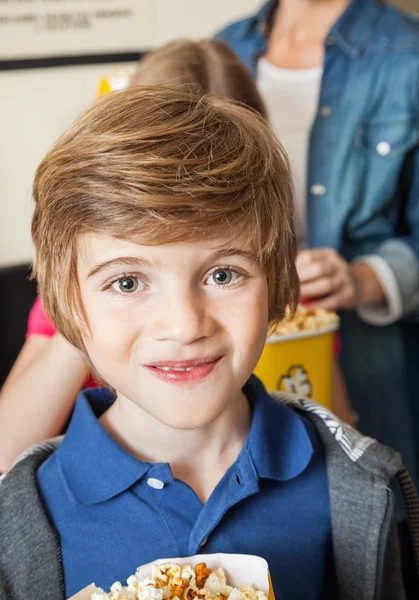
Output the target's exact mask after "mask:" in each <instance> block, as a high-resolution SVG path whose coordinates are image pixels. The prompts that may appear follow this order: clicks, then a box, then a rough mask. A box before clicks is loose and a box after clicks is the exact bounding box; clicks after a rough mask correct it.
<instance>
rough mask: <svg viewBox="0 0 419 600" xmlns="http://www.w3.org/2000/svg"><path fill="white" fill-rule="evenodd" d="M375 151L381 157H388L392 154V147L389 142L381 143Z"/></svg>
mask: <svg viewBox="0 0 419 600" xmlns="http://www.w3.org/2000/svg"><path fill="white" fill-rule="evenodd" d="M375 149H376V150H377V153H378V154H379V155H380V156H388V155H389V154H390V152H391V145H390V144H389V143H388V142H379V143H378V144H377V146H376V148H375Z"/></svg>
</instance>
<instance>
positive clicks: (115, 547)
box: [37, 377, 334, 600]
mask: <svg viewBox="0 0 419 600" xmlns="http://www.w3.org/2000/svg"><path fill="white" fill-rule="evenodd" d="M249 383H250V385H248V388H249V392H248V397H249V400H250V402H251V404H252V407H253V417H252V425H251V430H250V432H249V436H248V438H247V440H246V443H245V444H244V447H243V449H242V450H241V452H240V454H239V456H238V458H237V460H236V462H235V463H234V464H233V465H232V466H231V467H230V468H229V469H228V471H227V472H226V474H225V475H224V477H223V479H222V480H221V481H220V483H219V484H218V485H217V487H216V489H215V490H214V492H213V493H212V495H211V497H210V498H209V499H208V501H207V502H206V504H205V505H202V503H201V502H200V500H199V499H198V497H197V496H196V494H195V492H194V491H193V490H192V489H191V488H190V487H189V486H188V485H186V484H185V483H183V482H182V481H180V480H177V479H174V478H173V476H172V473H171V470H170V466H169V464H149V463H144V462H141V461H140V460H138V459H136V458H134V457H133V456H131V455H130V454H129V453H128V452H126V451H125V450H124V449H123V448H122V447H121V446H119V445H118V444H117V442H116V441H115V440H113V439H112V438H111V437H110V436H109V434H108V433H107V432H106V431H105V430H104V429H103V427H102V426H101V424H100V423H99V421H98V417H99V416H100V415H101V414H102V413H103V412H104V411H105V410H106V409H107V408H108V407H109V406H110V404H111V403H112V401H113V399H112V397H111V395H110V394H109V393H108V392H107V391H106V390H99V389H95V390H88V391H84V392H82V393H81V394H80V395H79V397H78V400H77V403H76V408H75V411H74V414H73V417H72V420H71V423H70V425H69V428H68V431H67V434H66V436H65V438H64V441H63V442H62V444H61V445H60V447H59V448H58V450H57V451H56V452H55V453H54V454H52V455H51V456H50V457H49V459H48V460H47V461H46V462H45V463H44V464H43V465H42V466H41V467H40V468H39V470H38V474H37V476H38V484H39V488H40V493H41V498H42V499H43V502H44V505H45V507H46V510H47V513H48V514H49V517H50V519H51V521H52V523H53V525H54V526H55V528H56V529H57V531H58V534H59V537H60V541H61V551H62V560H63V565H64V578H65V586H66V596H67V597H68V596H71V595H73V594H75V593H76V592H77V591H78V590H80V589H81V588H83V587H85V586H86V585H88V584H89V583H91V582H92V581H93V582H95V583H96V585H98V586H100V587H103V588H105V589H108V588H109V587H110V585H111V584H112V583H113V582H114V581H115V580H119V581H123V582H124V581H125V580H126V579H127V577H128V576H129V575H131V574H132V573H134V572H135V570H136V568H137V567H138V566H139V565H142V564H145V563H148V562H150V561H153V560H155V559H157V558H166V557H176V556H189V555H193V554H198V553H214V552H227V553H232V552H233V553H240V554H256V555H259V556H262V557H264V558H265V559H266V560H267V561H268V564H269V567H270V572H271V576H272V581H273V586H274V590H275V595H276V600H325V599H332V598H334V566H333V551H332V540H331V519H330V507H329V495H328V485H327V474H326V468H325V460H324V454H323V448H322V445H321V442H320V439H319V437H318V434H317V432H316V430H315V428H314V426H313V424H312V423H311V422H309V421H308V420H306V418H304V417H302V416H300V415H299V414H297V413H295V412H294V411H292V410H291V409H290V408H288V407H286V406H284V405H281V404H279V403H277V402H275V401H273V400H272V399H271V398H270V396H269V395H268V394H267V392H266V391H265V389H264V387H263V385H262V384H261V383H260V381H259V380H257V379H256V378H255V377H252V378H251V380H250V382H249ZM246 393H247V390H246Z"/></svg>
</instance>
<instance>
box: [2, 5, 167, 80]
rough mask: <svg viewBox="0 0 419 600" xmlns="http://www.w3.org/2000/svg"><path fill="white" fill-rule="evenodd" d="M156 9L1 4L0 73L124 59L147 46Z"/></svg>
mask: <svg viewBox="0 0 419 600" xmlns="http://www.w3.org/2000/svg"><path fill="white" fill-rule="evenodd" d="M155 7H156V5H155V1H153V0H0V68H1V65H3V67H4V64H5V63H10V65H11V66H12V67H13V64H15V65H16V64H18V63H22V62H25V61H30V62H34V61H35V63H36V62H40V65H39V66H42V63H44V62H48V61H49V62H51V60H52V61H53V64H54V66H55V64H77V62H78V63H80V62H81V63H83V62H92V61H94V57H97V60H96V62H106V61H109V57H112V56H113V57H118V55H122V56H124V57H125V60H128V59H129V55H131V54H132V55H135V53H137V52H139V51H141V50H145V49H147V48H149V47H150V46H151V45H152V43H153V39H154V37H155V30H156V19H157V13H156V10H155ZM127 55H128V56H127ZM83 57H84V61H83ZM88 57H90V58H91V60H87V59H88ZM100 57H102V58H103V60H101V59H100ZM133 58H134V56H133ZM76 59H78V61H76ZM35 66H36V65H35ZM47 66H48V65H47Z"/></svg>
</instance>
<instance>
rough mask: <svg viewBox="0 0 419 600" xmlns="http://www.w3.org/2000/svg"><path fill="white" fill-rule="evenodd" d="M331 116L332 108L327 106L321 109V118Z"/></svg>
mask: <svg viewBox="0 0 419 600" xmlns="http://www.w3.org/2000/svg"><path fill="white" fill-rule="evenodd" d="M331 114H332V109H331V108H330V106H327V104H326V105H325V106H322V107H321V108H320V116H321V117H330V115H331Z"/></svg>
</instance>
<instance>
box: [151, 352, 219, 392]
mask: <svg viewBox="0 0 419 600" xmlns="http://www.w3.org/2000/svg"><path fill="white" fill-rule="evenodd" d="M222 358H223V357H222V356H218V357H216V358H203V359H196V360H186V361H167V362H163V361H161V362H157V363H153V364H150V365H145V368H146V369H147V370H148V372H149V373H151V374H152V375H154V376H155V377H157V378H159V379H162V380H163V381H166V382H168V383H175V384H181V385H185V384H188V383H195V382H198V381H202V380H204V379H206V378H207V377H209V375H210V374H211V373H212V372H213V371H214V369H215V368H216V367H217V365H218V364H219V363H220V361H221V360H222Z"/></svg>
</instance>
